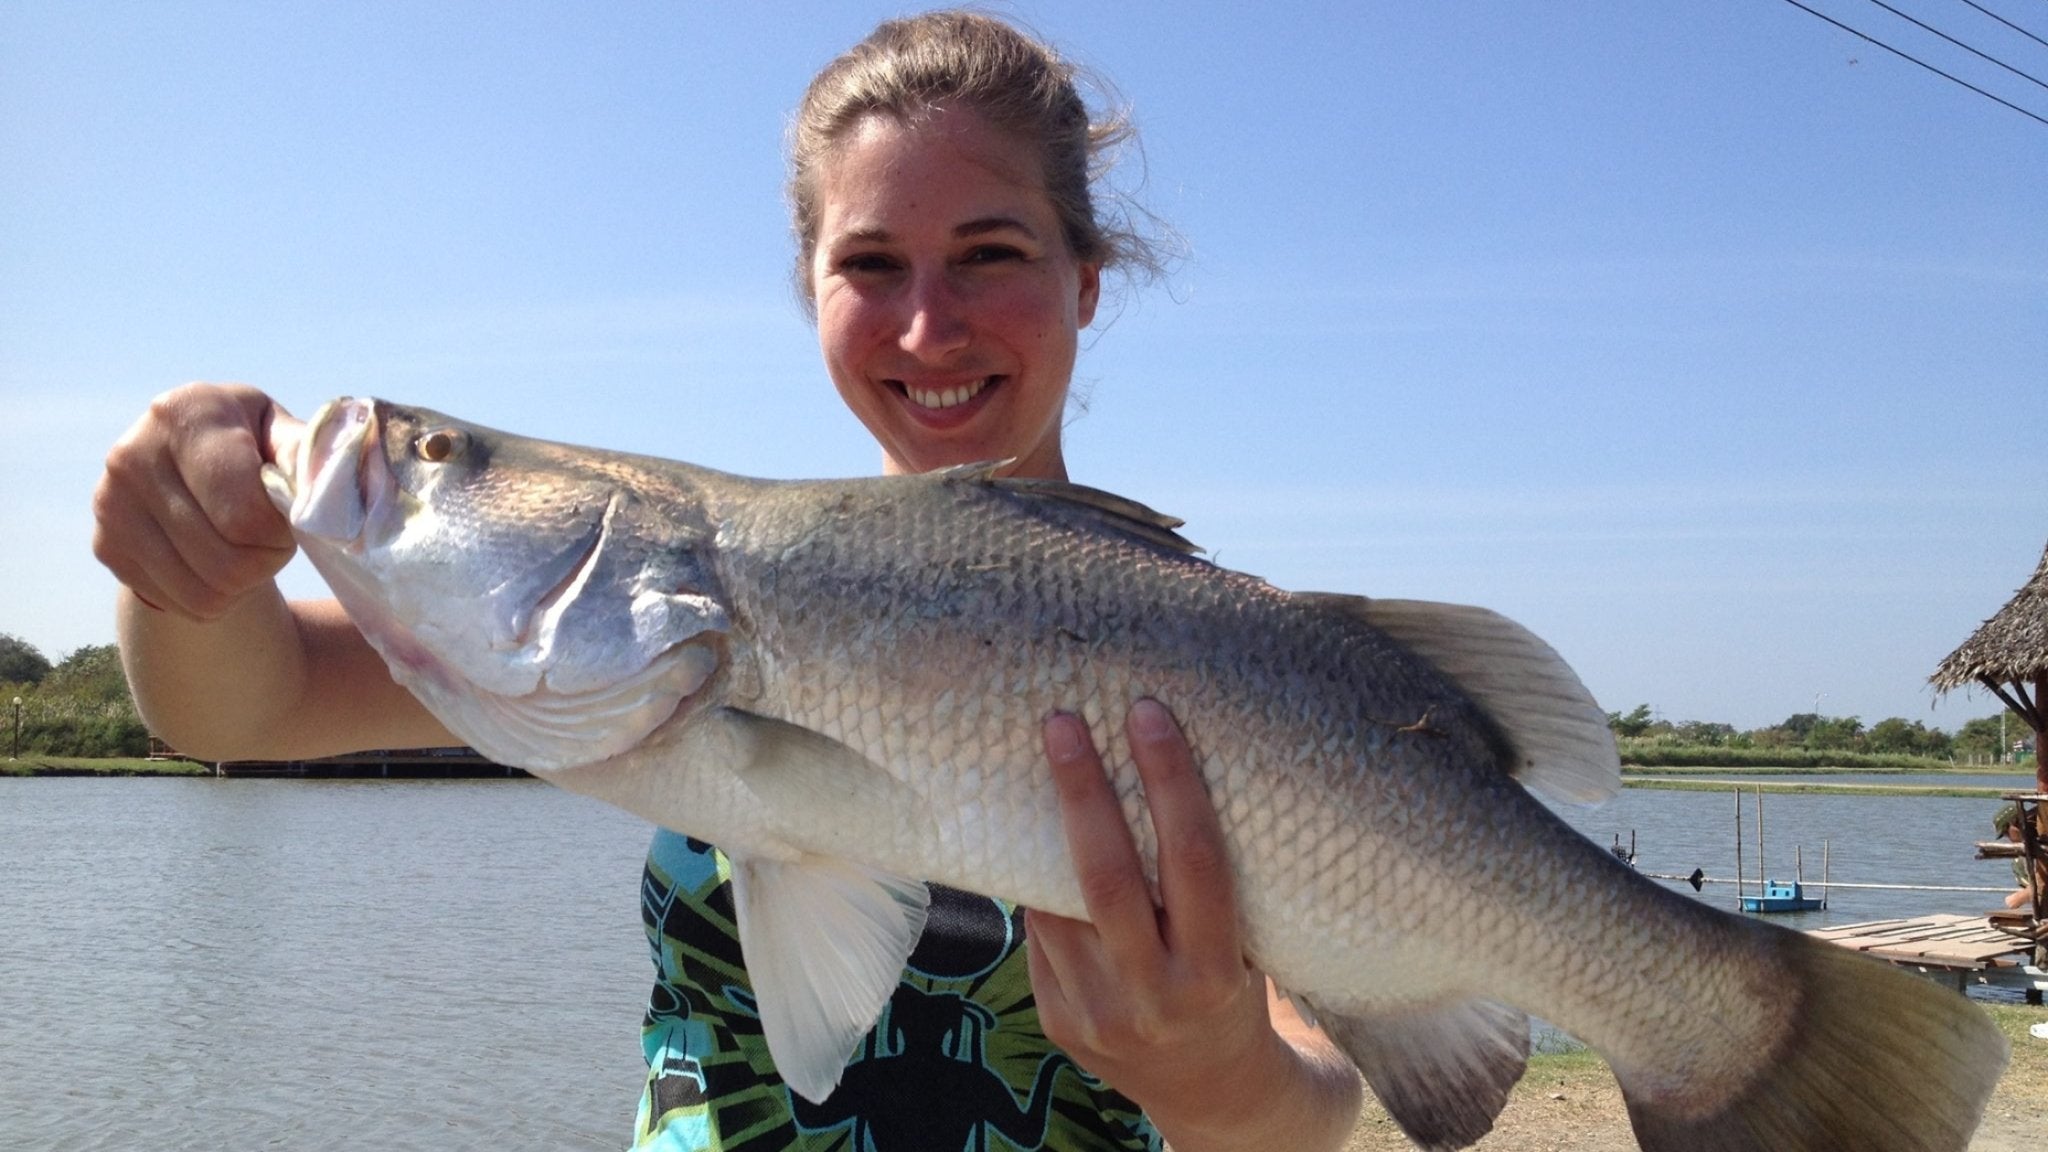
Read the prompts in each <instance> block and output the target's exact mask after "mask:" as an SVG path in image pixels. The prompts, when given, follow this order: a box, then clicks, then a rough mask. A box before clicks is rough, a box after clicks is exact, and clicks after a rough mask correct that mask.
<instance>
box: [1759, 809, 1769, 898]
mask: <svg viewBox="0 0 2048 1152" xmlns="http://www.w3.org/2000/svg"><path fill="white" fill-rule="evenodd" d="M1765 859H1766V857H1765V856H1764V790H1763V788H1762V787H1761V786H1759V787H1758V788H1757V790H1756V894H1757V895H1759V896H1761V895H1763V894H1764V885H1766V884H1768V883H1770V875H1769V874H1768V873H1766V872H1765V871H1764V861H1765Z"/></svg>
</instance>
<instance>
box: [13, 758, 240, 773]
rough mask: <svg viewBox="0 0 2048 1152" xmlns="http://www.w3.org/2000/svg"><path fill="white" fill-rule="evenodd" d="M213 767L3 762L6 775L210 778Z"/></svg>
mask: <svg viewBox="0 0 2048 1152" xmlns="http://www.w3.org/2000/svg"><path fill="white" fill-rule="evenodd" d="M212 774H213V768H212V766H211V765H207V764H196V763H194V762H192V761H190V760H145V759H142V758H141V757H122V756H116V757H107V758H101V757H89V756H37V755H29V756H23V757H22V758H21V759H19V760H0V775H6V776H210V775H212Z"/></svg>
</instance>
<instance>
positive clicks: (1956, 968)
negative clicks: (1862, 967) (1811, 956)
mask: <svg viewBox="0 0 2048 1152" xmlns="http://www.w3.org/2000/svg"><path fill="white" fill-rule="evenodd" d="M1807 935H1809V936H1812V937H1814V938H1815V939H1818V940H1826V941H1828V942H1830V943H1833V944H1839V945H1841V946H1842V947H1844V948H1848V949H1852V950H1854V951H1857V952H1863V953H1866V954H1868V955H1871V956H1875V957H1877V958H1878V959H1880V960H1889V961H1891V962H1892V963H1893V964H1897V965H1899V966H1901V967H1905V968H1913V969H1916V970H1918V971H1921V972H1925V973H1928V974H1929V975H1940V976H1947V977H1953V978H1954V980H1955V983H1956V987H1957V988H1966V987H1968V986H1969V985H1970V984H1972V983H1976V984H1986V985H1992V986H1998V987H2012V988H2017V989H2020V990H2022V991H2026V992H2027V993H2028V996H2029V999H2030V1000H2032V998H2033V997H2037V996H2039V995H2040V994H2041V991H2042V989H2044V988H2048V973H2044V972H2043V971H2042V970H2041V969H2040V968H2037V967H2035V966H2034V965H2033V964H2032V963H2031V961H2032V959H2033V957H2032V955H2031V953H2032V946H2031V945H2029V944H2028V943H2027V941H2026V939H2025V938H2024V937H2022V936H2017V935H2014V934H2013V933H2011V932H2005V931H2000V930H1999V929H1998V928H1995V927H1993V926H1992V924H1991V921H1990V919H1989V918H1987V917H1985V916H1982V915H1977V916H1961V915H1956V914H1953V913H1944V914H1941V915H1936V916H1915V917H1912V918H1910V919H1899V920H1870V921H1866V922H1864V923H1861V924H1844V925H1841V926H1840V927H1836V928H1816V929H1813V930H1811V931H1809V932H1808V933H1807Z"/></svg>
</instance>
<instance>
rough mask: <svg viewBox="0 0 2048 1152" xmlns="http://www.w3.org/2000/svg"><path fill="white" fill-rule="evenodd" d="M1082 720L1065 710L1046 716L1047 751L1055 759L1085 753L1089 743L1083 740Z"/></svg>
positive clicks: (1070, 757)
mask: <svg viewBox="0 0 2048 1152" xmlns="http://www.w3.org/2000/svg"><path fill="white" fill-rule="evenodd" d="M1081 732H1082V729H1081V722H1080V721H1079V720H1078V719H1076V718H1075V717H1073V716H1072V715H1069V714H1068V713H1065V712H1055V713H1053V714H1052V715H1050V716H1048V717H1046V718H1045V751H1046V754H1047V755H1048V756H1051V757H1052V758H1053V759H1055V760H1072V759H1074V758H1075V757H1077V756H1082V755H1085V754H1086V753H1087V751H1088V749H1087V745H1086V744H1084V743H1083V742H1082V734H1081Z"/></svg>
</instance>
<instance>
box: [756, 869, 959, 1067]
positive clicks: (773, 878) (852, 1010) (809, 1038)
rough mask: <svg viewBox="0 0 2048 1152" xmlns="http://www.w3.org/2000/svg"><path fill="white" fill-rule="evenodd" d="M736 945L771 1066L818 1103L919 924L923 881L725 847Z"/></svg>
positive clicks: (870, 1021)
mask: <svg viewBox="0 0 2048 1152" xmlns="http://www.w3.org/2000/svg"><path fill="white" fill-rule="evenodd" d="M728 855H730V856H731V858H732V888H733V904H734V906H735V911H736V913H737V917H736V918H737V919H738V921H739V933H740V951H741V953H742V954H743V955H744V956H745V957H746V964H747V975H748V978H749V979H750V980H751V981H752V982H753V986H754V1000H755V1003H756V1004H757V1005H758V1006H759V1008H760V1013H761V1031H762V1034H763V1036H764V1037H765V1038H766V1039H767V1041H768V1051H769V1053H770V1055H772V1056H773V1057H774V1058H775V1067H776V1070H777V1071H779V1072H780V1073H782V1078H783V1079H784V1080H785V1081H787V1082H788V1084H789V1086H790V1088H791V1089H792V1090H794V1091H795V1092H796V1093H797V1095H799V1096H802V1097H803V1098H804V1099H806V1100H809V1101H811V1102H812V1103H821V1102H823V1101H824V1099H825V1098H826V1097H827V1096H830V1095H831V1094H832V1089H833V1088H835V1087H837V1086H838V1084H839V1077H840V1074H841V1073H842V1072H843V1071H844V1070H845V1068H846V1061H847V1058H848V1057H849V1056H851V1055H852V1054H853V1050H854V1048H855V1047H856V1046H858V1045H859V1044H860V1041H861V1037H863V1036H865V1035H867V1033H868V1030H869V1029H871V1028H873V1027H874V1024H875V1020H876V1019H877V1018H878V1017H880V1016H881V1014H882V1008H883V1006H884V1005H886V1004H887V1003H888V1001H889V997H890V996H891V995H893V994H894V993H895V991H896V985H897V983H898V982H899V981H901V980H902V978H903V964H904V962H905V961H906V960H908V959H909V958H910V952H911V950H912V949H913V948H915V947H916V946H917V938H918V936H919V935H920V934H921V933H923V931H924V922H925V913H926V909H927V906H928V904H929V901H930V896H929V894H928V893H927V892H926V890H925V886H924V884H923V882H921V881H917V880H907V879H905V878H903V877H900V876H893V875H890V874H889V873H886V872H882V871H879V870H877V869H873V868H869V867H866V866H864V865H861V864H855V863H852V862H850V861H846V860H840V859H837V858H834V857H829V856H819V855H812V854H805V855H802V856H799V857H798V858H796V859H794V860H778V859H773V858H770V857H765V856H759V855H749V854H738V855H734V854H731V853H728Z"/></svg>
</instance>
